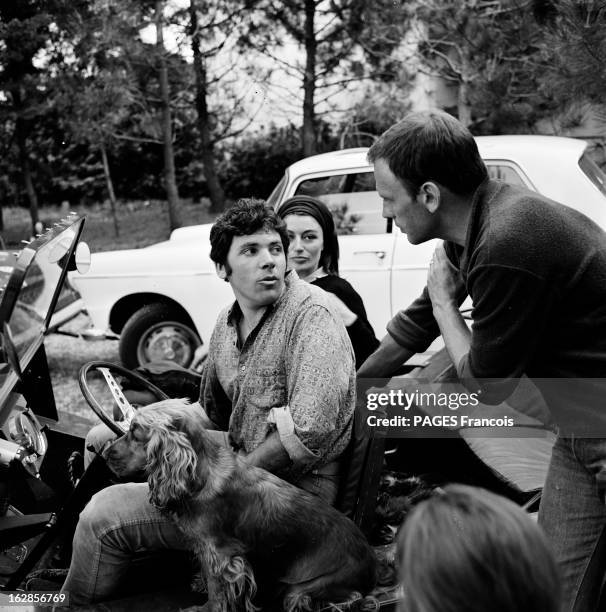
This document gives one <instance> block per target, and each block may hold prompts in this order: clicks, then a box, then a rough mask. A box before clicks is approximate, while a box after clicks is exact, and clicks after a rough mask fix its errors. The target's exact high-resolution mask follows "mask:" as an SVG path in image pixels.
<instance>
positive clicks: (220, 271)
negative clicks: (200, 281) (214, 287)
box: [215, 263, 228, 282]
mask: <svg viewBox="0 0 606 612" xmlns="http://www.w3.org/2000/svg"><path fill="white" fill-rule="evenodd" d="M215 270H216V271H217V276H218V277H219V278H220V279H221V280H224V281H225V282H228V280H227V277H228V274H227V268H226V267H225V266H224V265H223V264H220V263H216V264H215Z"/></svg>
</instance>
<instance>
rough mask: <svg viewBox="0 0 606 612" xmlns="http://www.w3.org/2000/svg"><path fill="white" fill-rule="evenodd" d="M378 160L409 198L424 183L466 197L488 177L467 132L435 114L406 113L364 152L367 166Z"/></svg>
mask: <svg viewBox="0 0 606 612" xmlns="http://www.w3.org/2000/svg"><path fill="white" fill-rule="evenodd" d="M379 159H382V160H384V161H385V162H387V165H388V166H389V169H390V170H391V171H392V172H393V174H394V175H395V176H397V177H398V179H400V181H401V182H402V184H403V185H404V186H405V187H406V188H407V189H408V191H409V192H410V194H411V195H413V196H414V195H416V194H417V193H418V191H419V188H420V187H421V185H422V184H423V183H425V182H426V181H435V182H436V183H439V184H440V185H442V186H444V187H446V188H447V189H450V191H452V192H453V193H456V194H458V195H467V194H470V193H472V192H474V191H475V190H476V189H477V188H478V187H479V185H480V183H482V181H484V179H486V178H487V176H488V171H487V170H486V166H485V165H484V161H483V160H482V158H481V157H480V153H479V151H478V146H477V144H476V141H475V140H474V138H473V136H472V135H471V132H470V131H469V130H468V129H467V128H466V127H464V126H463V124H462V123H460V122H459V121H458V120H457V119H455V118H454V117H453V116H452V115H449V114H448V113H445V112H443V111H438V110H431V111H422V112H416V113H409V114H408V115H406V116H405V117H404V119H402V120H401V121H399V122H398V123H396V124H395V125H392V126H391V127H390V128H389V129H388V130H387V131H386V132H384V133H383V134H382V135H381V136H380V137H379V139H378V140H377V141H376V142H375V143H374V144H373V145H372V146H371V147H370V149H369V150H368V160H369V161H370V162H371V163H374V162H375V161H377V160H379Z"/></svg>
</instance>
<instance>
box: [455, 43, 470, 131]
mask: <svg viewBox="0 0 606 612" xmlns="http://www.w3.org/2000/svg"><path fill="white" fill-rule="evenodd" d="M459 59H460V62H461V78H460V80H459V87H458V89H457V114H458V116H459V121H460V122H461V123H462V124H463V125H464V126H465V127H466V128H468V127H469V126H470V125H471V122H472V116H471V102H470V101H469V84H470V82H471V79H470V78H469V75H470V73H471V72H472V69H471V60H470V58H469V50H468V49H463V50H461V52H460V56H459Z"/></svg>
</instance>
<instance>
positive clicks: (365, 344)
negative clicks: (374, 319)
mask: <svg viewBox="0 0 606 612" xmlns="http://www.w3.org/2000/svg"><path fill="white" fill-rule="evenodd" d="M312 284H314V285H317V286H318V287H320V288H322V289H324V291H328V292H330V293H333V294H334V295H336V296H337V297H338V298H339V299H340V300H341V301H342V302H343V303H344V304H345V306H347V308H349V310H351V311H352V312H353V313H354V314H355V315H356V316H357V319H356V320H355V321H354V322H353V323H352V324H351V325H350V326H349V327H347V328H346V329H347V333H348V335H349V339H350V340H351V345H352V346H353V350H354V354H355V356H356V368H358V367H359V366H361V365H362V364H363V363H364V362H365V361H366V358H367V357H368V356H369V355H370V354H371V353H373V352H374V351H375V349H376V348H377V347H378V346H379V341H378V340H377V338H376V336H375V332H374V330H373V329H372V326H371V324H370V323H369V321H368V318H367V316H366V309H365V308H364V302H363V301H362V298H361V297H360V295H359V294H358V292H357V291H356V290H355V289H354V288H353V287H352V286H351V285H350V284H349V283H348V282H347V281H346V280H345V279H344V278H340V277H339V276H332V275H329V276H323V277H322V278H318V279H316V280H315V281H313V283H312Z"/></svg>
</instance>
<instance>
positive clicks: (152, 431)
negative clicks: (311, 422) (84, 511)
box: [105, 400, 376, 612]
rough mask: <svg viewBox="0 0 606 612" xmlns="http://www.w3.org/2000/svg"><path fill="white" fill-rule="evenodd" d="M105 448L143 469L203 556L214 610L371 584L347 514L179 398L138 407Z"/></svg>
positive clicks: (120, 467) (124, 472) (277, 604)
mask: <svg viewBox="0 0 606 612" xmlns="http://www.w3.org/2000/svg"><path fill="white" fill-rule="evenodd" d="M105 456H106V459H107V461H108V464H109V466H110V467H111V468H112V470H113V471H114V472H116V473H117V474H118V476H122V477H124V476H128V475H131V474H133V473H137V472H140V471H141V470H145V472H146V473H147V476H148V482H149V487H150V501H151V503H152V504H154V505H155V506H157V507H158V508H160V510H161V511H163V512H165V513H169V514H170V515H171V516H172V517H173V519H174V520H175V522H176V523H177V525H178V527H179V528H180V529H181V531H182V532H183V533H184V534H185V535H186V537H187V538H188V540H189V541H190V542H191V545H192V549H193V550H194V552H195V553H196V555H197V556H198V558H199V560H200V562H201V565H202V568H203V572H204V576H205V578H206V581H207V588H208V599H209V603H210V605H211V609H212V611H213V612H234V611H236V610H238V611H243V612H244V611H245V612H252V611H253V610H255V609H257V606H263V609H264V610H270V609H275V610H286V611H288V612H295V611H303V610H314V609H317V608H318V606H320V605H322V603H323V602H324V603H328V602H336V601H342V600H344V599H347V598H350V597H352V596H355V594H358V593H361V594H363V595H366V594H367V593H368V592H370V591H371V590H372V588H373V587H374V585H375V581H376V558H375V555H374V552H373V550H372V548H371V547H370V546H369V544H368V543H367V541H366V539H365V538H364V536H363V534H362V533H361V531H360V530H359V529H358V527H357V526H356V525H355V524H354V523H353V522H352V521H351V520H349V519H348V518H346V517H345V516H343V515H342V514H340V513H339V512H338V511H337V510H335V509H334V508H332V507H330V506H329V505H328V504H326V503H324V502H322V501H321V500H320V499H318V498H317V497H315V496H313V495H311V494H309V493H307V492H305V491H303V490H301V489H299V488H297V487H295V486H293V485H291V484H289V483H287V482H285V481H284V480H281V479H280V478H278V477H276V476H274V475H273V474H270V473H269V472H267V471H266V470H263V469H260V468H255V467H252V466H249V465H247V464H246V463H245V462H244V461H243V460H242V459H240V458H238V457H237V456H236V455H235V454H234V453H233V452H232V451H231V450H230V449H228V448H225V447H223V446H221V445H219V444H218V443H217V442H215V441H214V440H213V439H212V434H211V432H208V431H207V430H205V429H204V428H203V427H202V426H201V425H200V423H199V419H198V418H196V416H195V413H193V412H192V409H191V408H190V407H188V406H187V405H186V404H185V403H184V402H183V401H182V400H167V401H164V402H158V403H156V404H152V405H150V406H148V407H145V408H141V409H140V410H139V411H138V412H137V415H136V416H135V418H134V419H133V421H132V423H131V426H130V430H129V432H128V434H126V435H125V436H123V437H122V438H120V439H118V440H117V441H116V442H115V443H114V444H113V445H111V446H110V447H109V448H108V449H107V450H106V452H105Z"/></svg>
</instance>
